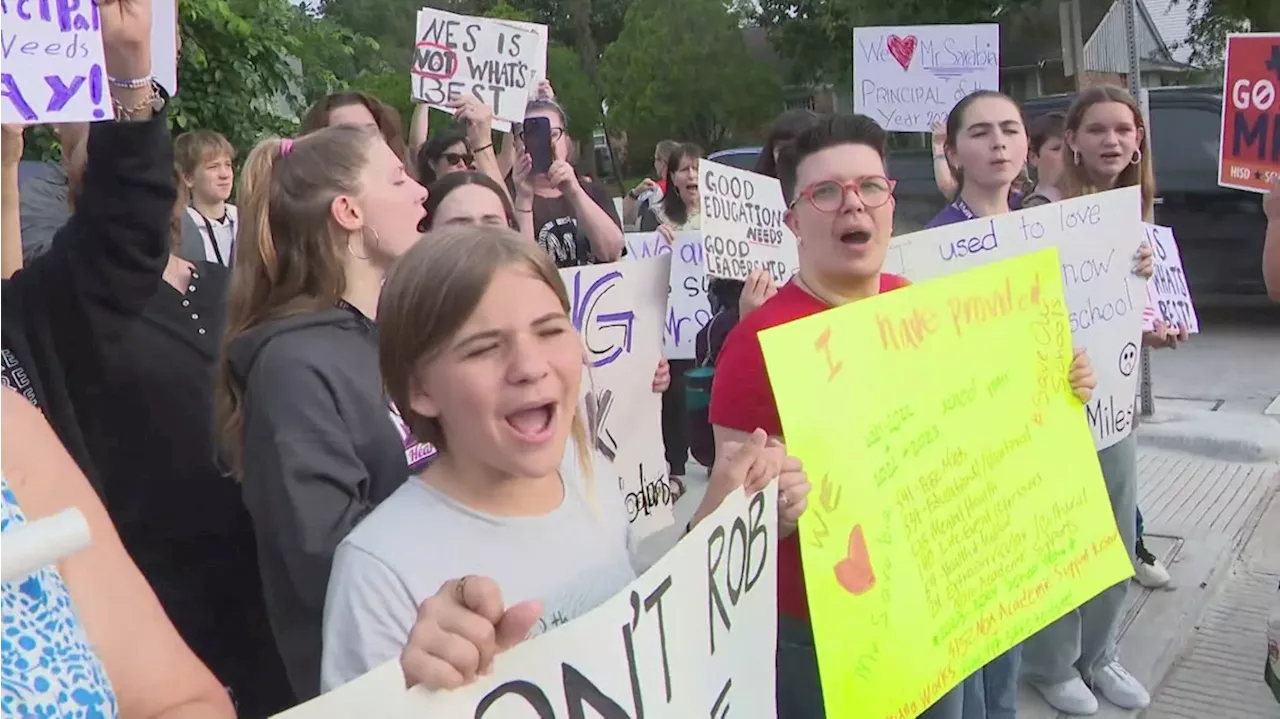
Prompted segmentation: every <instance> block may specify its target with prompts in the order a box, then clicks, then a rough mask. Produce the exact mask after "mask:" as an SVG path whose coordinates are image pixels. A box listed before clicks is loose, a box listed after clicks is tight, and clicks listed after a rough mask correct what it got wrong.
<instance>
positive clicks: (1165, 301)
mask: <svg viewBox="0 0 1280 719" xmlns="http://www.w3.org/2000/svg"><path fill="white" fill-rule="evenodd" d="M1142 229H1143V232H1145V233H1146V236H1147V243H1148V244H1150V245H1151V251H1152V254H1153V255H1154V257H1153V259H1154V260H1155V270H1154V271H1153V272H1152V273H1151V281H1150V282H1148V283H1147V309H1146V311H1145V312H1144V313H1143V314H1142V329H1144V330H1149V329H1152V328H1153V327H1154V326H1155V321H1156V320H1157V319H1158V320H1160V321H1161V322H1163V323H1165V324H1166V325H1169V326H1170V327H1184V328H1186V330H1187V332H1190V333H1191V334H1198V333H1199V332H1200V319H1199V318H1198V317H1196V307H1195V304H1194V303H1192V301H1191V287H1190V286H1189V285H1188V284H1187V275H1186V273H1184V272H1183V271H1182V255H1181V254H1180V253H1179V252H1178V242H1177V240H1175V239H1174V237H1173V228H1172V227H1163V226H1161V225H1151V224H1147V223H1143V225H1142Z"/></svg>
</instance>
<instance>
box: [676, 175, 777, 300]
mask: <svg viewBox="0 0 1280 719" xmlns="http://www.w3.org/2000/svg"><path fill="white" fill-rule="evenodd" d="M698 173H699V175H700V179H699V182H698V189H699V191H700V192H701V194H702V242H703V247H704V249H705V253H704V257H705V258H706V263H707V274H708V275H711V276H712V277H723V278H725V279H729V280H745V279H746V278H747V276H748V275H749V274H751V271H752V270H754V269H756V268H762V269H764V270H767V271H768V272H769V274H770V276H772V277H773V281H774V283H775V284H777V285H778V286H782V284H783V283H785V282H786V281H787V280H789V279H791V275H793V274H795V272H796V269H797V268H798V267H799V259H798V257H797V254H796V237H795V235H793V234H791V230H790V228H788V227H787V225H786V223H785V222H783V217H784V216H785V215H786V213H787V203H786V201H785V200H783V199H782V185H781V184H779V183H778V180H777V179H776V178H773V177H766V176H765V175H757V174H756V173H754V172H748V171H747V170H739V169H738V168H736V167H732V166H730V165H721V164H720V163H718V162H712V161H711V160H708V159H705V158H704V159H702V160H699V161H698Z"/></svg>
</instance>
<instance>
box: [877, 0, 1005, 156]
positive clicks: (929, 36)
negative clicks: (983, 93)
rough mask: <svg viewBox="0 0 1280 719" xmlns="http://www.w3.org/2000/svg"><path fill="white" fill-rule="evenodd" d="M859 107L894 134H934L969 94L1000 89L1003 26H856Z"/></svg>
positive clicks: (991, 24)
mask: <svg viewBox="0 0 1280 719" xmlns="http://www.w3.org/2000/svg"><path fill="white" fill-rule="evenodd" d="M853 55H854V60H853V87H854V96H853V97H854V99H853V105H854V109H856V110H857V111H858V112H860V113H862V114H864V115H870V116H871V117H873V118H875V119H876V121H877V122H879V123H880V125H881V126H882V127H884V129H886V130H889V131H891V132H930V130H931V126H932V125H933V123H935V122H945V121H946V119H947V113H949V112H951V108H952V107H954V106H955V104H956V103H957V102H959V101H960V99H961V98H963V97H964V96H965V95H968V94H969V93H971V92H973V91H975V90H999V89H1000V26H999V25H997V24H995V23H988V24H981V25H910V26H901V27H858V28H854V29H853Z"/></svg>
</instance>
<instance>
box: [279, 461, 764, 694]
mask: <svg viewBox="0 0 1280 719" xmlns="http://www.w3.org/2000/svg"><path fill="white" fill-rule="evenodd" d="M777 499H778V490H777V483H776V482H775V483H773V484H771V485H769V487H767V488H766V489H764V490H763V491H761V492H758V493H756V494H755V495H753V496H751V497H748V496H746V494H745V493H743V492H733V493H731V494H730V496H729V497H728V498H727V499H726V500H725V501H724V503H723V504H721V505H720V508H719V509H717V510H716V511H715V512H714V513H712V514H711V515H710V516H709V517H707V518H706V519H705V520H703V521H702V522H699V523H698V525H697V526H696V527H694V528H693V531H691V532H690V533H689V534H688V535H687V536H686V537H684V539H682V540H680V543H679V544H677V545H676V546H675V547H674V548H673V549H672V550H671V551H669V552H667V554H666V555H665V556H664V557H663V558H662V559H660V560H659V561H658V562H657V563H656V564H654V565H653V567H652V568H650V569H649V571H647V572H645V573H644V575H642V576H641V577H640V578H639V579H637V580H636V581H634V582H632V583H631V584H630V585H629V586H628V587H627V588H626V589H624V590H623V591H622V592H620V593H618V594H617V595H615V596H614V597H613V598H611V599H609V600H608V601H607V602H605V603H604V604H602V605H600V606H599V607H596V608H595V609H594V610H592V611H590V612H588V613H586V614H584V615H582V616H581V617H578V618H577V619H575V620H573V621H572V622H569V623H568V624H566V625H564V626H561V627H559V628H557V629H556V630H555V631H551V632H547V633H545V634H542V635H540V636H538V637H536V638H534V639H531V640H528V641H526V642H524V643H522V644H519V645H517V646H516V647H515V648H513V649H511V650H509V651H507V652H504V653H502V654H499V655H498V657H497V658H496V659H495V661H494V669H493V672H492V673H491V674H489V675H488V676H483V677H480V678H479V679H478V680H477V681H476V682H475V683H473V684H471V685H469V686H466V687H463V688H461V689H458V690H456V691H452V692H428V691H425V690H422V689H414V690H410V691H409V692H406V691H405V689H404V675H403V674H402V672H401V670H400V662H399V661H398V660H395V661H392V662H389V663H387V664H385V665H383V666H381V667H379V668H377V669H374V670H373V671H372V672H369V673H368V674H366V675H364V676H363V677H360V678H359V679H356V680H355V681H352V682H350V683H348V684H345V685H343V686H341V687H339V688H338V689H335V690H334V691H332V692H329V693H328V694H324V695H322V696H321V697H319V698H317V699H313V700H312V701H310V702H307V703H306V704H303V705H301V706H299V707H297V708H294V709H291V710H289V711H286V712H284V713H283V714H278V715H277V719H349V718H350V717H353V716H367V717H377V718H378V719H422V718H423V717H467V718H468V719H470V718H472V717H474V718H475V719H555V718H557V717H600V718H601V719H634V718H635V717H641V716H650V717H705V716H709V717H716V718H717V719H718V718H720V717H736V716H751V717H759V718H760V719H770V718H771V717H773V716H774V687H775V684H776V682H775V669H774V652H775V650H776V648H777V617H778V615H777V551H778V504H777Z"/></svg>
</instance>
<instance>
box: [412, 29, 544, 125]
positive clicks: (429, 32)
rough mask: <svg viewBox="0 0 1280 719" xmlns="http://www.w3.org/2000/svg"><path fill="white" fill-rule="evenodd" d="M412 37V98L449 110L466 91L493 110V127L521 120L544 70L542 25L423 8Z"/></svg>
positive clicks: (542, 76)
mask: <svg viewBox="0 0 1280 719" xmlns="http://www.w3.org/2000/svg"><path fill="white" fill-rule="evenodd" d="M536 28H537V29H536ZM539 29H540V30H539ZM416 37H417V41H416V44H415V47H414V51H413V64H412V66H411V67H410V72H411V73H412V74H413V98H414V99H415V100H417V101H419V102H424V103H426V104H427V105H430V106H431V107H433V108H436V109H438V110H443V111H445V112H452V110H450V109H449V108H448V107H447V106H446V104H447V103H448V102H449V101H450V100H452V99H454V98H456V97H459V96H460V95H463V94H464V93H470V94H472V95H474V96H476V97H477V98H479V99H480V100H481V101H482V102H484V103H485V104H486V105H488V106H489V107H490V108H492V109H493V116H494V124H493V127H494V129H495V130H500V131H503V132H509V131H510V130H511V123H513V122H514V123H520V122H523V121H524V113H525V106H526V105H527V104H528V101H529V97H530V96H531V95H532V94H533V93H534V92H535V91H536V90H537V87H538V81H539V80H540V79H542V78H544V77H546V73H547V41H546V38H547V34H546V27H545V26H543V25H533V24H532V23H520V24H515V23H510V22H506V21H502V20H490V19H488V18H482V17H469V16H466V15H456V14H454V13H451V12H445V11H444V10H436V9H434V8H423V9H422V10H419V11H418V31H417V35H416Z"/></svg>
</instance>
